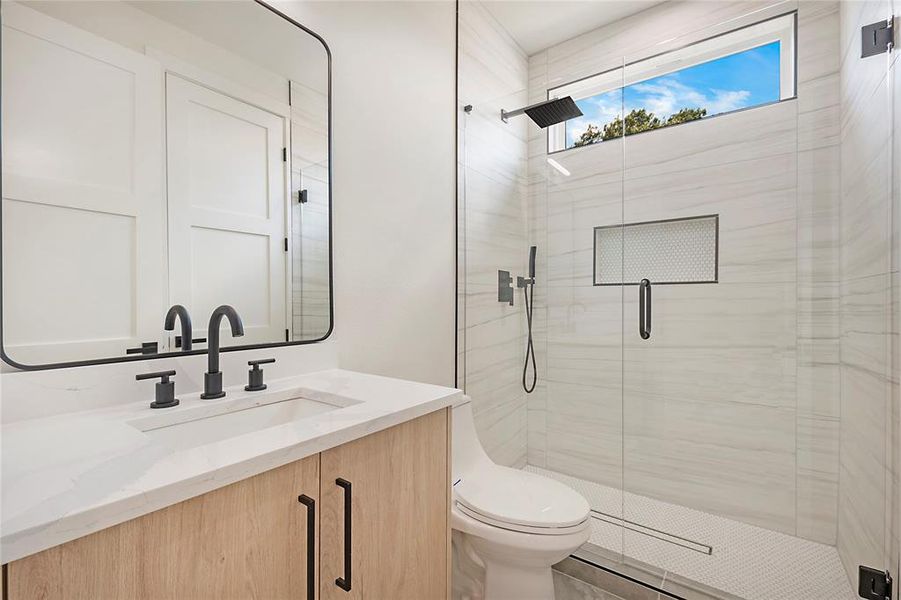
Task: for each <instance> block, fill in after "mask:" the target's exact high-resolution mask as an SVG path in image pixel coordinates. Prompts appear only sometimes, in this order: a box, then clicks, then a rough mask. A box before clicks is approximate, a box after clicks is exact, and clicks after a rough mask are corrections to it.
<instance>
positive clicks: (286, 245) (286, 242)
mask: <svg viewBox="0 0 901 600" xmlns="http://www.w3.org/2000/svg"><path fill="white" fill-rule="evenodd" d="M287 251H288V238H285V252H287Z"/></svg>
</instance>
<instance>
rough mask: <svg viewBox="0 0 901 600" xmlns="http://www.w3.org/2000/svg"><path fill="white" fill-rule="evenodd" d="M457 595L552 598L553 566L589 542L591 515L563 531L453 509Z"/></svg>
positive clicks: (459, 599)
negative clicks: (489, 520) (485, 519)
mask: <svg viewBox="0 0 901 600" xmlns="http://www.w3.org/2000/svg"><path fill="white" fill-rule="evenodd" d="M451 524H452V526H453V529H454V532H453V554H454V565H453V575H454V581H453V586H452V587H453V588H454V600H554V578H553V573H552V572H551V565H555V564H557V563H558V562H560V561H561V560H563V559H564V558H566V557H567V556H569V555H570V554H571V553H572V552H574V551H575V550H576V549H577V548H578V547H579V546H581V545H582V544H584V543H585V542H586V541H588V536H589V533H590V531H589V527H590V524H589V521H588V519H586V520H585V522H584V523H583V524H581V525H579V526H578V527H575V528H573V529H572V531H570V532H568V533H565V534H560V535H536V534H531V533H523V532H518V531H511V530H509V529H502V528H500V527H494V526H492V525H488V524H486V523H482V522H480V521H476V520H475V519H473V518H471V517H469V516H468V515H465V514H463V513H462V512H461V511H460V510H459V509H457V507H456V506H455V507H454V508H453V509H452V510H451Z"/></svg>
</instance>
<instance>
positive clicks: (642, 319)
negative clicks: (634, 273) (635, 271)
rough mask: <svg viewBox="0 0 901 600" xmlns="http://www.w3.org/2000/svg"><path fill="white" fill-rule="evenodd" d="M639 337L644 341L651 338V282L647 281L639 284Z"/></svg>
mask: <svg viewBox="0 0 901 600" xmlns="http://www.w3.org/2000/svg"><path fill="white" fill-rule="evenodd" d="M638 335H640V336H641V339H643V340H646V339H648V338H650V337H651V282H650V281H649V280H647V279H642V280H641V283H639V284H638Z"/></svg>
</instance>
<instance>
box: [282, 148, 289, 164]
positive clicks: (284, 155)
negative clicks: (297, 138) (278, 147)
mask: <svg viewBox="0 0 901 600" xmlns="http://www.w3.org/2000/svg"><path fill="white" fill-rule="evenodd" d="M282 162H288V149H287V148H282Z"/></svg>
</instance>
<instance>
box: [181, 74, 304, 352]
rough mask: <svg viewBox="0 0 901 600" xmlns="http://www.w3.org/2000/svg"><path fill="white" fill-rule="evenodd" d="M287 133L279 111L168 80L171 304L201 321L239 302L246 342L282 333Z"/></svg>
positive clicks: (284, 326)
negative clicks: (182, 308)
mask: <svg viewBox="0 0 901 600" xmlns="http://www.w3.org/2000/svg"><path fill="white" fill-rule="evenodd" d="M285 132H286V120H285V118H284V117H283V116H279V115H276V114H273V113H271V112H268V111H266V110H263V109H261V108H258V107H256V106H253V105H251V104H249V103H247V102H243V101H241V100H238V99H236V98H234V97H231V96H226V95H224V94H221V93H219V92H217V91H213V90H211V89H209V88H206V87H203V86H201V85H198V84H196V83H193V82H190V81H187V80H185V79H182V78H180V77H178V76H175V75H172V74H169V75H167V77H166V143H167V157H168V158H167V160H168V191H169V232H170V234H169V235H170V238H169V256H170V260H169V276H170V284H171V286H172V290H171V292H172V300H173V302H176V303H181V304H185V305H186V306H188V308H189V309H190V310H191V312H192V314H194V315H196V317H195V318H197V319H198V320H201V319H205V318H206V317H205V316H206V315H209V314H210V312H211V311H212V310H213V309H214V308H216V306H218V305H220V304H230V305H232V306H234V307H235V309H236V310H237V311H238V314H240V315H241V317H242V319H243V320H244V329H245V337H244V338H242V339H241V340H238V341H237V342H236V343H240V344H252V343H264V342H269V343H271V342H279V341H283V340H285V339H286V337H285V336H286V334H287V327H288V326H287V308H286V289H285V280H286V277H285V274H286V268H287V261H288V258H287V253H286V251H285V231H286V229H285V222H286V217H285V210H286V209H285V207H286V202H285V195H286V187H287V168H286V162H285V161H286V160H287V157H286V155H285V150H284V149H285V148H286V146H287V144H286V135H285ZM224 339H226V340H227V339H228V336H226V337H225V338H224ZM226 343H228V342H226Z"/></svg>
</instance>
